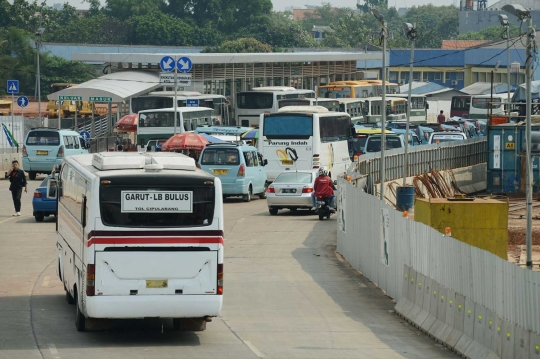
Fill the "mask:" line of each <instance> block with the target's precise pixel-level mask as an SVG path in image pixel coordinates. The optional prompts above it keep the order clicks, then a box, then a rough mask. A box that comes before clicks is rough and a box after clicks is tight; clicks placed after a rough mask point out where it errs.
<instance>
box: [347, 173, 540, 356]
mask: <svg viewBox="0 0 540 359" xmlns="http://www.w3.org/2000/svg"><path fill="white" fill-rule="evenodd" d="M460 165H461V163H460ZM338 189H339V192H338V230H337V233H338V236H337V237H338V241H337V251H338V252H339V253H340V254H341V255H343V256H344V257H345V258H346V259H347V260H348V261H349V263H350V264H351V265H352V266H353V267H354V268H355V269H356V270H358V271H360V272H361V273H362V274H363V275H364V276H365V277H367V278H368V279H369V280H371V281H372V282H374V283H376V284H377V285H378V286H379V287H380V288H381V289H382V290H384V291H385V293H386V294H387V295H388V296H389V297H391V298H394V299H395V300H396V302H399V301H400V300H407V298H404V295H403V293H404V292H405V293H407V292H409V293H411V290H412V291H413V292H412V293H414V290H415V287H416V288H417V289H418V286H422V285H424V286H426V285H427V282H428V280H429V283H433V287H432V290H433V292H430V293H428V294H429V296H431V297H433V296H435V297H436V298H435V301H434V302H433V298H431V300H432V302H431V305H432V307H433V306H435V309H433V308H432V309H431V313H427V314H431V316H433V315H435V318H433V319H434V320H435V319H437V313H438V312H437V310H438V309H437V308H439V309H440V308H441V304H440V303H441V301H442V303H443V304H444V305H445V306H447V305H449V307H450V308H452V300H454V299H451V300H449V299H448V298H449V297H446V301H445V296H447V295H448V294H452V296H454V295H455V298H456V299H457V298H458V296H461V297H459V298H464V299H465V302H466V303H469V306H468V307H467V308H466V307H465V306H464V307H463V312H465V310H467V313H466V314H465V317H464V318H465V319H463V318H461V320H462V321H461V323H462V324H461V325H462V326H463V325H465V326H467V325H470V326H474V335H475V336H476V331H477V329H478V330H479V331H480V332H479V333H480V334H479V335H480V337H481V338H483V340H484V339H485V340H487V339H488V334H487V333H488V332H487V330H488V329H489V330H491V329H493V328H497V325H496V324H493V323H495V319H493V321H492V323H490V325H489V328H488V326H487V324H485V322H486V321H487V319H486V317H485V316H486V314H482V313H494V316H495V318H496V319H497V320H498V322H497V323H508V328H511V329H512V328H514V326H516V325H517V327H515V328H516V332H517V331H518V329H520V328H522V329H523V330H526V331H531V333H530V338H531V343H530V345H531V350H533V349H532V348H533V342H532V340H533V336H534V338H540V336H538V333H540V272H533V271H530V270H527V269H524V268H521V267H519V266H516V265H514V264H512V263H509V262H507V261H505V260H503V259H501V258H499V257H497V256H495V255H493V254H491V253H489V252H487V251H484V250H482V249H479V248H476V247H473V246H470V245H468V244H466V243H463V242H461V241H459V240H456V239H454V238H451V237H447V236H443V235H442V234H441V233H440V232H438V231H436V230H435V229H433V228H431V227H429V226H426V225H424V224H422V223H418V222H414V221H412V220H410V219H408V218H404V217H403V215H402V213H401V212H399V211H396V210H395V209H394V208H393V207H391V206H390V205H387V204H386V203H384V202H382V201H380V200H379V199H378V198H377V197H375V196H372V195H369V194H367V193H365V192H364V191H363V190H362V189H360V188H356V187H354V186H353V185H352V184H350V183H348V182H346V181H345V180H343V179H340V180H339V183H338ZM404 267H405V268H407V267H410V268H411V270H412V271H414V273H415V274H416V277H413V278H409V280H408V279H407V275H408V274H409V273H404ZM411 273H412V272H411ZM420 278H423V279H420ZM415 279H417V282H414V280H415ZM411 280H412V281H413V283H412V284H411ZM422 283H423V284H422ZM407 285H409V286H412V289H411V288H409V289H408V288H406V286H407ZM438 288H440V290H439V289H438ZM420 290H421V291H422V292H423V288H420ZM417 293H418V292H417ZM413 295H414V294H413ZM429 296H428V297H427V298H428V299H427V300H428V301H429ZM441 297H442V298H441ZM451 298H454V297H451ZM417 299H419V300H422V298H420V297H418V298H417ZM425 300H426V299H425V298H424V301H425ZM448 300H449V303H448V302H447V301H448ZM410 301H411V298H409V302H410ZM467 301H469V302H467ZM413 302H414V296H413ZM438 303H439V304H438ZM398 305H399V304H398ZM459 305H460V307H459V308H460V310H461V304H459ZM471 305H472V309H470V308H471ZM454 306H455V308H456V309H454V308H452V310H456V313H457V306H458V302H455V304H454ZM420 307H422V304H421V302H420ZM428 308H429V303H428ZM443 308H444V307H443ZM475 308H476V310H477V312H476V313H477V316H478V318H477V317H475ZM409 309H410V308H409ZM433 310H434V312H433ZM448 310H450V309H448ZM412 312H413V311H412V309H411V313H412ZM428 312H429V310H428ZM418 313H419V312H417V313H416V314H418ZM471 313H472V317H471ZM439 314H440V313H439ZM467 315H468V316H469V318H472V319H471V321H470V323H469V324H467V323H468V322H465V324H463V323H464V322H463V320H466V318H467ZM483 316H484V320H482V317H483ZM425 318H426V317H424V318H423V319H425ZM456 318H458V317H457V316H456ZM423 319H422V320H423ZM439 319H440V318H439ZM442 320H443V323H444V313H443V316H442ZM451 320H452V322H451V323H452V325H453V323H454V317H453V316H452V318H451ZM432 323H433V322H431V323H428V324H429V325H428V328H424V329H425V330H426V331H428V329H429V327H430V326H431V324H432ZM416 324H417V325H418V326H420V327H421V324H422V323H416ZM424 324H425V323H424ZM492 324H493V328H492ZM446 325H449V323H446ZM456 325H457V319H456ZM472 328H473V327H471V328H470V330H473V329H472ZM432 329H433V328H432ZM450 329H452V328H450ZM465 329H467V328H465ZM465 329H464V328H462V329H461V330H462V332H463V330H465ZM484 329H485V330H486V334H484V332H483V330H484ZM502 330H503V331H505V329H504V328H503V329H502ZM532 332H535V333H537V334H534V333H532ZM463 333H464V332H463ZM490 333H494V334H493V335H501V336H502V337H504V340H502V341H506V339H508V340H509V339H510V337H511V336H513V335H514V334H513V333H514V329H512V330H511V331H510V329H509V330H508V331H507V332H506V331H505V332H504V334H503V332H501V326H500V327H499V331H498V333H497V331H495V329H493V330H492V332H490ZM490 335H491V334H490ZM526 335H527V341H526V343H525V344H523V343H521V345H522V346H523V345H525V346H526V349H527V352H528V350H529V348H528V346H529V341H528V338H529V332H527V334H526ZM490 338H491V337H490ZM443 341H444V340H443ZM481 344H482V345H484V344H483V343H481ZM518 344H519V343H518V341H517V339H516V342H515V347H514V338H513V337H512V344H511V345H512V346H513V347H512V348H511V350H512V355H511V356H507V357H508V358H514V357H521V356H514V351H513V350H518V349H519V348H518ZM538 344H540V343H538ZM489 345H490V344H489V343H488V344H485V345H484V346H489ZM499 345H501V343H499ZM505 345H510V343H506V342H503V343H502V346H503V348H505V347H504V346H505ZM535 345H536V344H535ZM465 349H467V348H465ZM489 350H493V351H494V352H495V354H497V353H496V352H497V350H495V349H493V348H490V349H489ZM508 350H510V349H508ZM536 350H537V351H538V349H536ZM531 353H533V351H531ZM527 357H528V356H527Z"/></svg>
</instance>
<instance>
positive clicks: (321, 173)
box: [317, 167, 328, 176]
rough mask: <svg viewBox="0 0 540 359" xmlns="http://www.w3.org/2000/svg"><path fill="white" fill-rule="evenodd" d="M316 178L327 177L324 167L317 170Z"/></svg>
mask: <svg viewBox="0 0 540 359" xmlns="http://www.w3.org/2000/svg"><path fill="white" fill-rule="evenodd" d="M317 176H328V170H327V169H326V167H321V168H319V172H317Z"/></svg>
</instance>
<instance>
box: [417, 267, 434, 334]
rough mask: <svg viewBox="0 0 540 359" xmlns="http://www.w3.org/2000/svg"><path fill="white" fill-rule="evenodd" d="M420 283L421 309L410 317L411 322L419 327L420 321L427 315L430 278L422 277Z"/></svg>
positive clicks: (429, 301) (429, 297)
mask: <svg viewBox="0 0 540 359" xmlns="http://www.w3.org/2000/svg"><path fill="white" fill-rule="evenodd" d="M420 283H421V284H422V285H421V287H422V288H423V289H422V294H421V296H422V299H421V300H422V310H420V312H419V313H418V314H417V315H416V316H415V317H414V318H412V323H413V325H414V326H415V327H417V328H420V327H421V325H422V323H423V322H424V321H425V320H426V319H427V317H428V316H429V308H430V305H431V283H432V280H431V278H427V277H424V280H423V282H420Z"/></svg>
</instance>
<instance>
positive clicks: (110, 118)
mask: <svg viewBox="0 0 540 359" xmlns="http://www.w3.org/2000/svg"><path fill="white" fill-rule="evenodd" d="M107 105H108V107H107V112H108V114H107V126H105V133H106V134H107V136H108V135H110V134H111V132H112V131H111V122H112V102H109V103H108V104H107ZM107 145H108V144H107ZM108 149H109V147H107V150H108Z"/></svg>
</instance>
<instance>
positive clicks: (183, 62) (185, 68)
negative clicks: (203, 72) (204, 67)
mask: <svg viewBox="0 0 540 359" xmlns="http://www.w3.org/2000/svg"><path fill="white" fill-rule="evenodd" d="M176 67H177V68H178V71H180V72H190V71H191V68H192V67H193V62H191V59H190V58H189V57H186V56H182V57H181V58H179V59H178V63H177V64H176Z"/></svg>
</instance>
